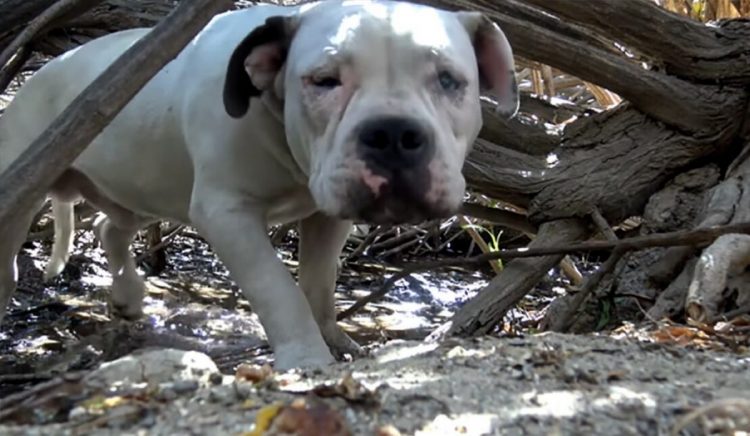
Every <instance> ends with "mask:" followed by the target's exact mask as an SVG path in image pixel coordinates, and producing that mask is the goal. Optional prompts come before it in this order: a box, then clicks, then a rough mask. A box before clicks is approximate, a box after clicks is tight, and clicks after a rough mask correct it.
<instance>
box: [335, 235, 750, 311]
mask: <svg viewBox="0 0 750 436" xmlns="http://www.w3.org/2000/svg"><path fill="white" fill-rule="evenodd" d="M728 233H750V222H746V223H740V224H730V225H725V226H714V227H706V228H701V229H695V230H690V231H680V232H668V233H661V234H654V235H648V236H638V237H634V238H626V239H620V240H617V241H590V242H581V243H577V244H568V245H564V246H554V247H543V248H519V249H515V250H501V251H496V252H493V253H485V254H480V255H478V256H474V257H466V258H458V259H444V260H435V261H431V262H420V263H412V264H408V265H406V266H405V267H404V269H403V270H401V271H400V272H398V273H396V274H394V275H392V276H391V277H389V278H388V279H387V280H386V281H385V282H384V283H383V284H382V285H381V286H380V288H378V289H377V290H376V291H373V292H372V293H370V294H369V295H367V296H366V297H363V298H361V299H359V300H357V301H356V302H355V303H354V304H352V305H351V306H349V307H348V308H347V309H346V310H344V311H343V312H341V313H339V314H338V316H337V319H338V320H342V319H344V318H347V317H349V316H351V315H353V314H354V313H356V312H357V311H359V310H360V309H362V308H363V307H364V306H366V305H367V304H368V303H370V302H372V301H375V300H377V299H380V298H381V297H383V296H384V295H385V294H387V293H388V291H389V290H390V288H391V287H392V286H393V284H394V283H396V282H397V281H399V280H401V279H402V278H404V277H406V276H408V275H411V274H413V273H415V272H419V271H426V270H432V269H437V268H445V267H449V266H465V265H475V264H479V263H483V262H487V261H488V260H493V259H503V260H508V259H517V258H521V257H539V256H548V255H552V254H568V253H574V252H577V251H595V250H615V251H621V252H623V253H625V252H627V251H632V250H640V249H644V248H652V247H671V246H676V245H700V244H706V243H708V242H711V241H712V240H714V239H716V238H717V237H719V236H721V235H725V234H728ZM612 254H613V255H614V253H612Z"/></svg>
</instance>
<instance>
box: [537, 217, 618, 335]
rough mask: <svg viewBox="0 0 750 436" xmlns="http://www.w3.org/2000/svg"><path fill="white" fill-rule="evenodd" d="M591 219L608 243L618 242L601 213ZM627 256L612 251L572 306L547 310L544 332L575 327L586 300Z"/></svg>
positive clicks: (616, 250) (561, 306) (572, 302)
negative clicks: (577, 316)
mask: <svg viewBox="0 0 750 436" xmlns="http://www.w3.org/2000/svg"><path fill="white" fill-rule="evenodd" d="M591 218H592V221H593V222H594V224H596V226H597V227H598V228H599V232H600V233H601V234H602V235H604V237H605V238H606V239H607V241H610V242H615V241H617V240H618V238H617V235H615V232H614V230H612V227H611V226H610V225H609V223H608V222H607V220H605V219H604V217H603V216H602V215H601V213H599V211H597V210H594V211H593V212H592V213H591ZM625 254H626V252H625V251H624V250H620V249H615V250H614V251H612V253H611V254H610V255H609V257H608V258H607V261H606V262H604V263H603V264H602V265H601V266H600V267H599V269H598V270H596V271H595V272H594V273H593V274H591V275H590V276H589V277H588V278H586V281H585V282H584V284H583V286H582V287H581V289H580V291H579V292H578V293H577V294H575V295H574V296H573V297H572V298H571V299H570V304H565V305H557V306H554V307H550V308H549V309H548V310H547V313H546V314H545V317H544V319H543V320H542V325H543V327H542V328H543V329H544V330H552V331H556V332H566V331H568V330H569V329H570V327H571V326H572V325H573V323H574V321H575V318H576V315H578V314H579V312H580V311H581V308H582V307H583V305H584V303H585V302H586V300H587V299H588V298H589V296H590V295H591V294H592V293H593V292H594V291H595V290H596V289H597V287H598V286H599V283H601V282H602V280H603V279H604V278H605V277H606V276H608V275H610V274H612V272H613V271H614V270H615V268H616V267H617V264H618V262H620V259H622V257H623V256H624V255H625ZM553 309H557V310H553Z"/></svg>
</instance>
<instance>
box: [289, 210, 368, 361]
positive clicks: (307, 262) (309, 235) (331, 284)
mask: <svg viewBox="0 0 750 436" xmlns="http://www.w3.org/2000/svg"><path fill="white" fill-rule="evenodd" d="M351 229H352V222H351V221H344V220H340V219H336V218H331V217H328V216H326V215H324V214H322V213H320V212H318V213H316V214H314V215H312V216H310V217H308V218H305V219H304V220H302V222H301V223H300V247H299V285H300V287H301V288H302V290H303V291H304V292H305V295H306V296H307V300H308V301H309V303H310V307H312V311H313V315H314V316H315V320H316V321H317V322H318V325H319V326H320V330H321V332H322V333H323V338H324V339H325V341H326V342H327V343H328V346H329V347H330V348H331V351H333V353H334V354H335V355H336V356H338V357H341V356H342V355H343V354H345V353H348V354H351V355H352V356H357V355H359V354H361V350H360V348H359V345H357V343H356V342H354V341H353V340H352V339H351V338H349V336H348V335H347V334H346V333H345V332H344V331H343V330H342V329H341V327H339V326H338V324H337V323H336V309H335V304H334V303H335V300H334V290H335V288H336V276H337V263H338V262H337V261H338V258H339V255H340V254H341V249H342V248H343V247H344V243H346V239H347V237H348V236H349V232H350V231H351Z"/></svg>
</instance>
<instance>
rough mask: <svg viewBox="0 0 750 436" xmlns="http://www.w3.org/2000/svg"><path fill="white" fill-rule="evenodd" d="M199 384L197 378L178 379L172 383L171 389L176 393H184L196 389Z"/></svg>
mask: <svg viewBox="0 0 750 436" xmlns="http://www.w3.org/2000/svg"><path fill="white" fill-rule="evenodd" d="M199 387H200V385H199V384H198V381H197V380H178V381H176V382H174V383H173V384H172V389H173V390H174V392H175V393H176V394H177V395H185V394H189V393H192V392H195V391H197V390H198V388H199Z"/></svg>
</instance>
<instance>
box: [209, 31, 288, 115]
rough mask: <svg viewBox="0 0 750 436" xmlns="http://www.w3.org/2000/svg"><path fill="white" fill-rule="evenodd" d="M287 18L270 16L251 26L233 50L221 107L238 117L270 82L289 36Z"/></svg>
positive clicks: (276, 71)
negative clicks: (259, 24) (251, 28)
mask: <svg viewBox="0 0 750 436" xmlns="http://www.w3.org/2000/svg"><path fill="white" fill-rule="evenodd" d="M292 21H293V18H291V17H284V16H275V17H270V18H268V19H267V20H266V22H265V23H264V24H263V25H261V26H258V27H256V28H255V29H253V31H252V32H250V33H249V34H248V35H247V36H246V37H245V39H243V40H242V42H240V43H239V45H238V46H237V48H235V49H234V52H233V53H232V56H231V57H230V58H229V64H228V65H227V74H226V79H225V80H224V109H225V110H226V111H227V114H229V116H231V117H233V118H241V117H242V116H244V115H245V114H246V113H247V110H248V109H249V107H250V98H251V97H257V96H259V95H261V93H262V92H263V91H264V90H266V89H268V88H269V87H271V86H272V85H273V82H274V79H275V78H276V74H277V73H278V72H279V71H280V70H281V68H282V66H283V65H284V62H285V61H286V55H287V51H288V49H289V43H290V42H291V37H292V28H293V25H292Z"/></svg>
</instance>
